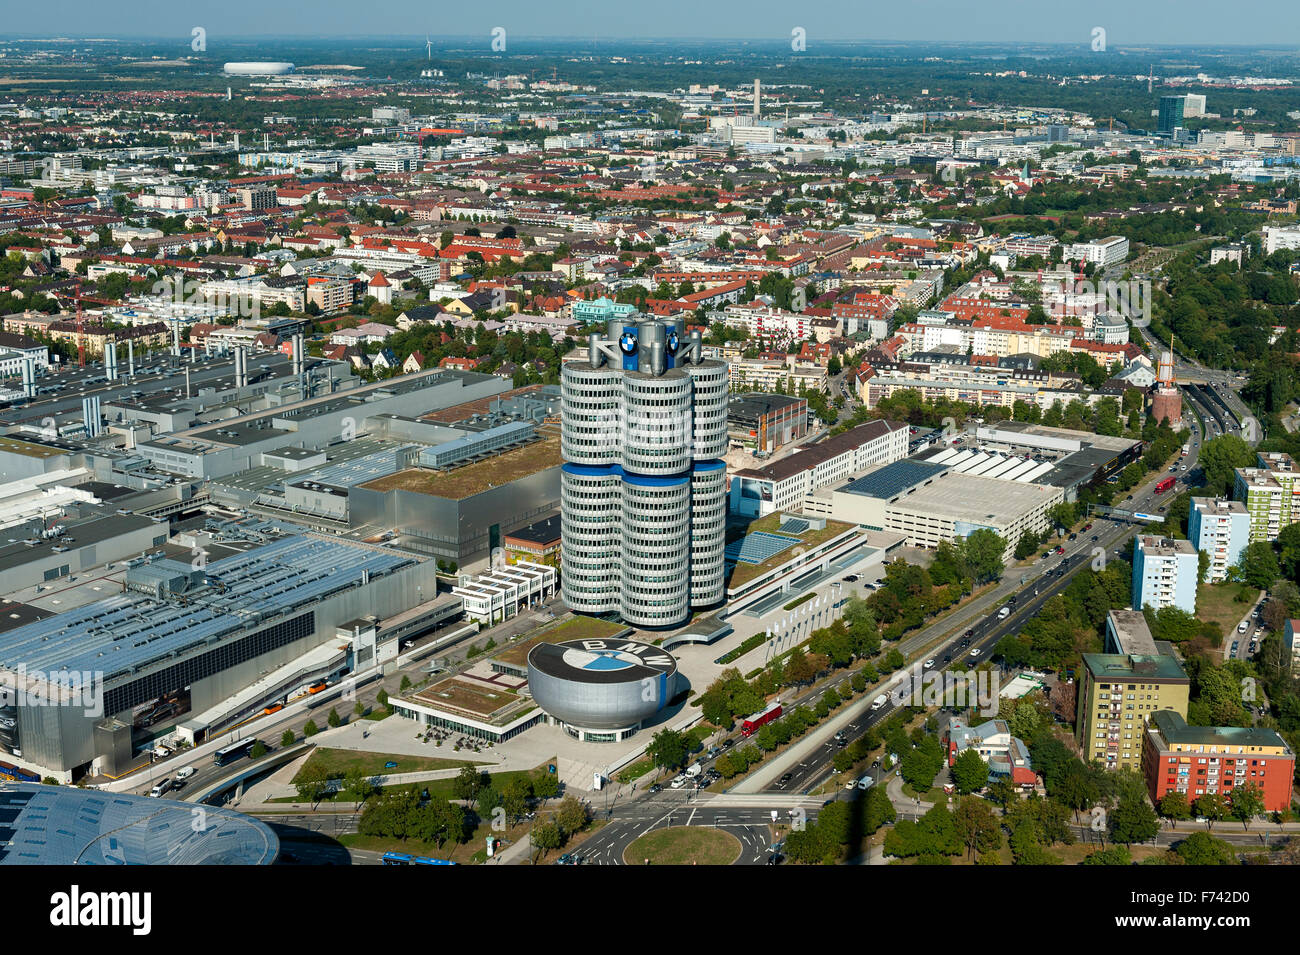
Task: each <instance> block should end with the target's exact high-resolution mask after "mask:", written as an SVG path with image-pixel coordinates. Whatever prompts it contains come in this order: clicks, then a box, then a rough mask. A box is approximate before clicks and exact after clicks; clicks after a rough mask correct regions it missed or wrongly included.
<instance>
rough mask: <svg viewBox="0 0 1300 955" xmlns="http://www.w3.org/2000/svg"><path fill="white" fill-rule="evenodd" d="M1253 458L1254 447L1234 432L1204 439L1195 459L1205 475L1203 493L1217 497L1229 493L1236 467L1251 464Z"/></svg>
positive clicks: (1244, 466)
mask: <svg viewBox="0 0 1300 955" xmlns="http://www.w3.org/2000/svg"><path fill="white" fill-rule="evenodd" d="M1255 459H1256V456H1255V449H1254V448H1252V447H1251V446H1250V445H1249V444H1247V443H1246V442H1245V441H1243V440H1242V439H1241V438H1239V437H1237V436H1236V435H1235V434H1225V435H1222V436H1220V437H1217V438H1212V439H1210V440H1209V441H1206V442H1205V443H1204V444H1202V445H1201V452H1200V454H1199V455H1198V456H1197V459H1196V460H1197V464H1198V465H1199V466H1200V468H1201V473H1202V474H1203V475H1204V477H1205V493H1206V494H1207V495H1212V496H1219V497H1223V496H1227V495H1228V494H1230V493H1231V492H1232V487H1233V484H1234V482H1235V481H1236V474H1235V472H1236V469H1237V468H1248V467H1250V466H1252V465H1253V464H1254V463H1255Z"/></svg>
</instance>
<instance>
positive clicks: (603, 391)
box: [560, 362, 623, 465]
mask: <svg viewBox="0 0 1300 955" xmlns="http://www.w3.org/2000/svg"><path fill="white" fill-rule="evenodd" d="M622 379H623V372H622V370H621V369H618V368H610V367H608V366H602V367H599V368H593V367H592V366H591V365H590V364H588V363H587V362H568V363H567V364H565V366H564V369H563V373H562V380H563V384H562V391H563V394H564V403H563V407H562V410H561V412H560V420H561V432H560V453H561V454H562V455H563V456H564V460H565V461H569V462H572V463H573V464H592V465H608V464H617V463H619V448H618V440H617V435H618V432H619V430H620V428H621V425H620V423H619V416H620V409H621V408H622V393H621V389H622V387H623V381H622Z"/></svg>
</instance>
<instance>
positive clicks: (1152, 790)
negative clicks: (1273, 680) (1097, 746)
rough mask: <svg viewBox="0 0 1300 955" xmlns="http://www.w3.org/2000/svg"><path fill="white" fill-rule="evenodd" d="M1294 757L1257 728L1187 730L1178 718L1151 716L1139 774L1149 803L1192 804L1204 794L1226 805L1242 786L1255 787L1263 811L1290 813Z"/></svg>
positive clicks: (1274, 737) (1267, 732) (1273, 733)
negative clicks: (1181, 798) (1175, 799)
mask: <svg viewBox="0 0 1300 955" xmlns="http://www.w3.org/2000/svg"><path fill="white" fill-rule="evenodd" d="M1294 773H1295V754H1294V753H1293V752H1291V749H1290V747H1289V746H1287V744H1286V741H1285V740H1283V739H1282V737H1281V736H1279V735H1278V734H1277V732H1276V731H1274V730H1271V729H1265V728H1263V727H1259V726H1188V725H1187V721H1186V720H1185V719H1184V718H1183V717H1182V716H1181V715H1180V714H1178V713H1175V712H1171V711H1168V710H1166V711H1163V712H1158V713H1155V714H1154V715H1153V716H1152V717H1151V722H1150V725H1149V726H1148V727H1147V731H1146V735H1145V742H1144V746H1143V754H1142V775H1143V776H1144V777H1146V781H1147V791H1148V792H1149V794H1150V796H1151V800H1152V802H1159V801H1160V799H1162V798H1163V797H1164V795H1165V793H1168V792H1180V793H1183V794H1185V795H1186V796H1187V801H1188V802H1190V803H1195V802H1196V800H1197V799H1199V798H1200V797H1201V796H1204V795H1206V794H1208V793H1219V794H1220V795H1222V796H1226V797H1227V798H1228V799H1229V801H1231V799H1232V794H1233V792H1234V791H1235V790H1237V789H1240V788H1241V787H1242V786H1245V785H1254V786H1256V787H1258V788H1259V790H1260V792H1261V794H1262V795H1263V797H1264V809H1265V811H1266V812H1280V811H1283V810H1286V809H1290V808H1291V778H1292V775H1293V774H1294Z"/></svg>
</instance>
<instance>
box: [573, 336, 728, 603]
mask: <svg viewBox="0 0 1300 955" xmlns="http://www.w3.org/2000/svg"><path fill="white" fill-rule="evenodd" d="M563 394H564V411H563V439H562V448H563V457H564V466H563V469H562V473H561V502H562V504H561V506H562V513H563V521H562V538H563V539H562V544H561V559H562V567H563V575H564V601H565V603H566V604H567V605H568V607H569V608H570V609H571V610H573V611H575V612H578V613H590V614H606V613H617V614H618V615H619V616H620V617H621V618H622V619H623V621H624V622H626V623H628V624H632V625H634V626H638V627H645V628H654V629H664V628H670V627H676V626H680V625H682V624H684V623H685V622H686V621H687V620H688V619H689V617H690V614H691V611H692V609H698V608H702V607H710V606H715V605H717V604H720V603H721V602H722V600H723V596H724V576H723V548H724V544H725V536H726V514H727V504H726V491H727V483H726V469H725V466H724V464H723V461H722V456H723V454H724V453H725V452H726V449H727V364H726V362H723V361H718V360H716V359H707V360H706V359H705V358H704V354H703V345H702V343H701V341H700V334H699V332H698V331H696V332H692V333H691V335H690V336H689V337H687V336H686V333H685V325H684V323H683V322H682V321H681V320H671V319H670V320H664V319H659V318H655V317H652V316H645V317H643V318H642V319H641V320H639V321H619V320H614V321H610V322H609V323H608V324H607V325H606V329H605V334H604V335H603V336H602V335H600V334H599V333H593V334H591V335H590V336H589V337H588V347H587V360H586V361H574V362H567V363H565V365H564V370H563Z"/></svg>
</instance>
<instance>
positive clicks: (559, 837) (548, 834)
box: [532, 822, 564, 852]
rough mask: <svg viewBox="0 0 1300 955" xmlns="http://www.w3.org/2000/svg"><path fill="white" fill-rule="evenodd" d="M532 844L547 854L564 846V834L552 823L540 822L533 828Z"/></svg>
mask: <svg viewBox="0 0 1300 955" xmlns="http://www.w3.org/2000/svg"><path fill="white" fill-rule="evenodd" d="M532 842H533V845H534V846H536V847H537V848H538V849H541V850H542V851H543V852H549V851H550V850H552V849H558V848H560V846H562V845H564V833H562V832H561V831H560V827H559V826H557V825H556V824H555V823H553V822H541V823H538V824H537V825H535V826H533V832H532Z"/></svg>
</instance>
